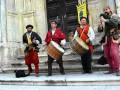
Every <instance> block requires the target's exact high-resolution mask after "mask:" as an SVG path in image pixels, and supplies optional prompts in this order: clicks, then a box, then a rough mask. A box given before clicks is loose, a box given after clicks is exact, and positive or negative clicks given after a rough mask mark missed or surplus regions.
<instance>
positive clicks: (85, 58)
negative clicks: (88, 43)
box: [81, 51, 92, 73]
mask: <svg viewBox="0 0 120 90" xmlns="http://www.w3.org/2000/svg"><path fill="white" fill-rule="evenodd" d="M81 62H82V67H83V71H84V73H91V72H92V65H91V63H92V57H91V52H89V51H88V52H86V53H84V54H83V55H82V56H81Z"/></svg>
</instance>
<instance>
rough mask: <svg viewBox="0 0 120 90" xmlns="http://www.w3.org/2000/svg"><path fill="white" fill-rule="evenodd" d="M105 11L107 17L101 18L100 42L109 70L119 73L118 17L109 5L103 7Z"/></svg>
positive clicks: (119, 20)
mask: <svg viewBox="0 0 120 90" xmlns="http://www.w3.org/2000/svg"><path fill="white" fill-rule="evenodd" d="M105 10H106V11H105V13H107V17H103V16H102V18H101V21H102V22H103V23H105V25H104V27H103V29H104V30H103V31H104V32H105V36H104V39H103V42H101V43H102V44H103V46H104V55H105V57H106V59H107V62H108V64H109V72H108V74H110V73H114V72H115V73H117V75H120V73H119V72H120V56H119V42H118V39H119V32H118V31H119V23H120V18H119V17H118V16H117V15H116V14H113V13H112V11H111V9H110V7H106V8H105Z"/></svg>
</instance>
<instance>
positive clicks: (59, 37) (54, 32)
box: [45, 21, 66, 76]
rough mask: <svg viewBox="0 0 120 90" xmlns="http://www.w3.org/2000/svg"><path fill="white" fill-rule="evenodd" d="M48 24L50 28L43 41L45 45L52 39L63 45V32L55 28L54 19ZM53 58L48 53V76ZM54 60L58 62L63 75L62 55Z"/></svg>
mask: <svg viewBox="0 0 120 90" xmlns="http://www.w3.org/2000/svg"><path fill="white" fill-rule="evenodd" d="M50 24H51V29H50V30H49V31H48V33H47V35H46V39H45V42H46V43H47V45H49V44H50V42H51V41H54V42H56V43H57V44H59V45H60V46H64V45H65V43H66V39H65V38H66V37H65V34H64V33H63V32H62V31H61V29H60V28H57V22H56V21H51V22H50ZM53 60H54V58H52V57H51V56H50V55H48V76H51V75H52V62H53ZM56 61H57V63H58V64H59V68H60V73H61V74H62V75H64V74H65V72H64V68H63V61H62V56H61V57H60V58H59V60H56Z"/></svg>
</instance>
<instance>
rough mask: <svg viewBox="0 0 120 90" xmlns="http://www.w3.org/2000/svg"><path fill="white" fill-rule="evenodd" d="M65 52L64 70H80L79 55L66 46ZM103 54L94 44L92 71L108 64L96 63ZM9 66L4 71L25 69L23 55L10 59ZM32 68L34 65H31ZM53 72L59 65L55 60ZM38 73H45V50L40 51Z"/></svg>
mask: <svg viewBox="0 0 120 90" xmlns="http://www.w3.org/2000/svg"><path fill="white" fill-rule="evenodd" d="M65 51H66V53H65V54H64V56H63V64H64V69H65V72H81V71H82V66H81V59H80V56H79V55H77V54H76V53H74V52H72V50H71V49H69V48H68V47H66V50H65ZM102 54H103V52H102V50H101V47H100V46H99V45H96V46H95V50H94V53H93V56H92V59H93V62H92V65H93V68H92V69H93V71H101V70H102V71H104V70H107V67H108V65H98V64H97V60H98V59H99V58H100V57H101V55H102ZM10 64H11V67H8V68H4V71H6V72H13V71H14V70H21V69H22V70H27V66H26V65H25V64H24V59H23V56H18V57H17V58H16V59H14V60H12V61H11V63H10ZM33 68H34V66H33ZM53 72H54V73H58V72H59V67H58V65H57V63H56V61H54V62H53ZM40 73H47V54H46V52H43V51H42V52H40Z"/></svg>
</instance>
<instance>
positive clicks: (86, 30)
mask: <svg viewBox="0 0 120 90" xmlns="http://www.w3.org/2000/svg"><path fill="white" fill-rule="evenodd" d="M80 22H81V26H80V27H78V28H77V30H76V32H75V35H74V38H75V37H78V36H79V37H80V38H81V39H82V40H83V41H84V42H85V43H86V44H87V45H88V46H89V50H88V51H87V52H85V53H83V54H82V55H81V62H82V67H83V73H92V68H91V62H92V57H91V55H92V52H93V45H92V43H93V40H94V39H95V34H94V31H93V29H92V28H91V27H90V25H89V24H88V23H87V19H86V17H82V18H81V19H80Z"/></svg>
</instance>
